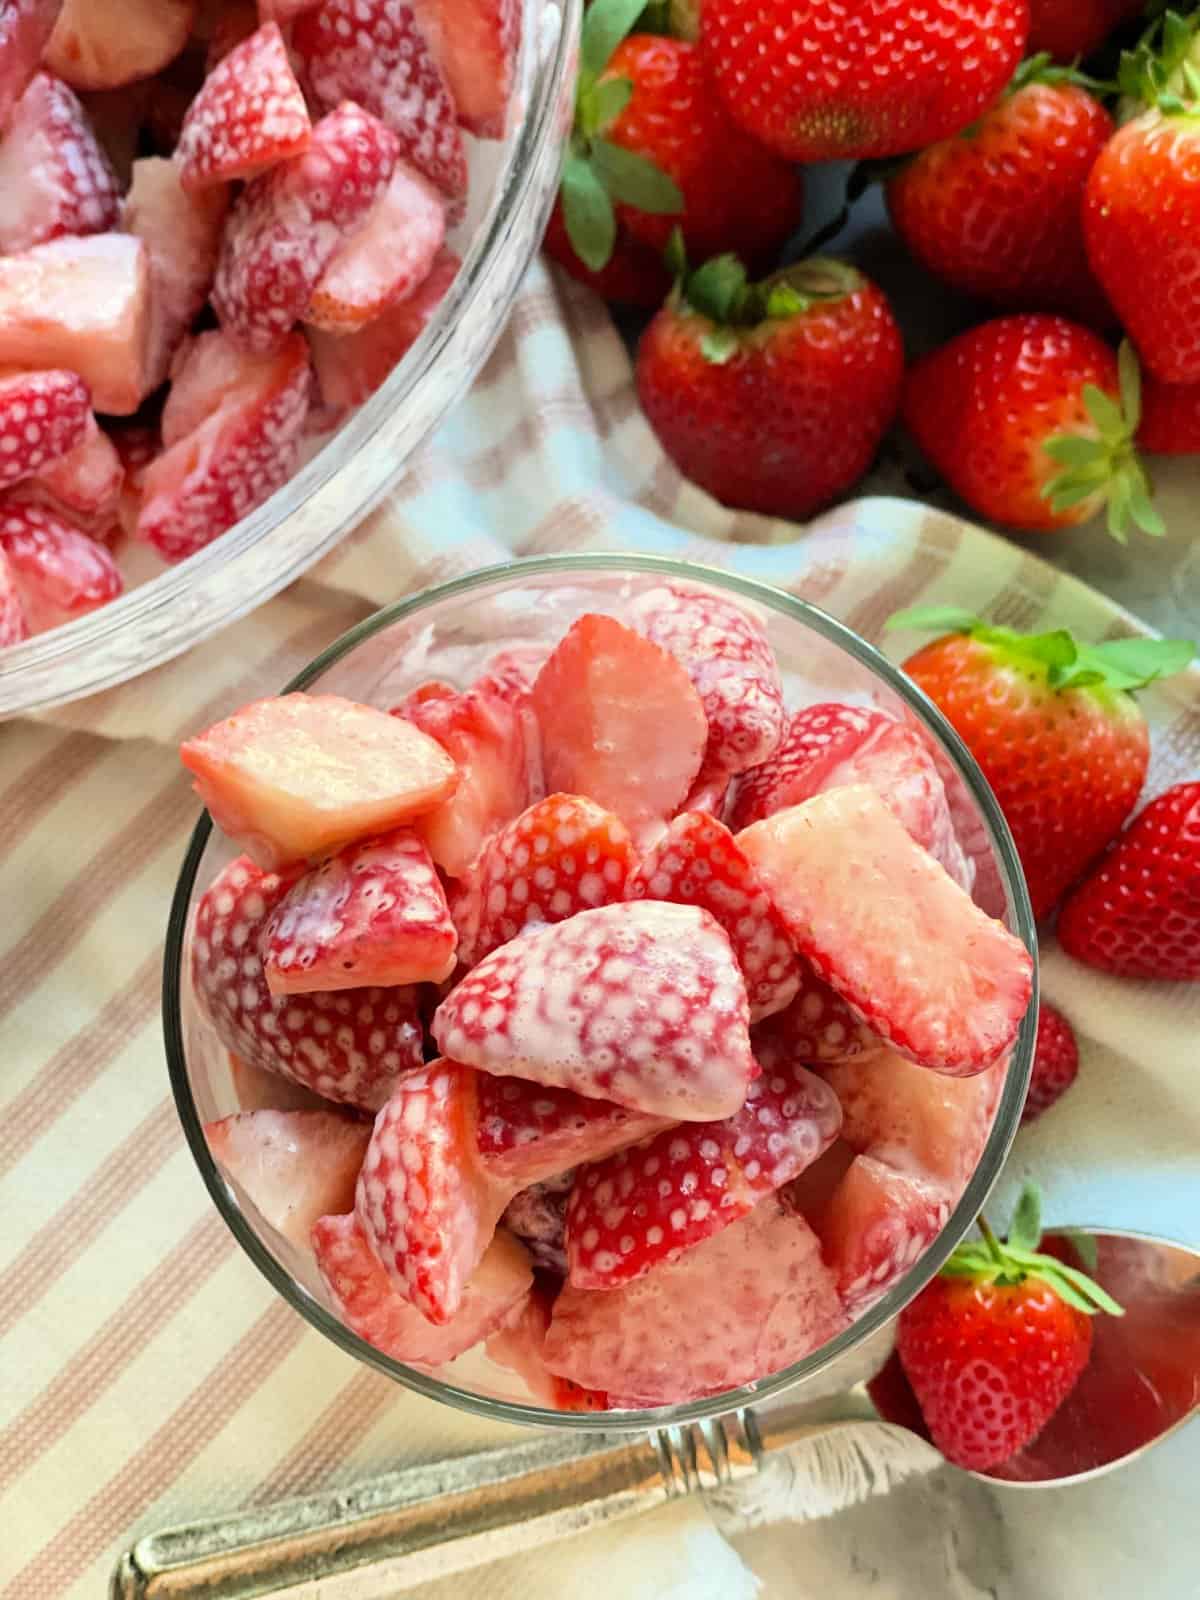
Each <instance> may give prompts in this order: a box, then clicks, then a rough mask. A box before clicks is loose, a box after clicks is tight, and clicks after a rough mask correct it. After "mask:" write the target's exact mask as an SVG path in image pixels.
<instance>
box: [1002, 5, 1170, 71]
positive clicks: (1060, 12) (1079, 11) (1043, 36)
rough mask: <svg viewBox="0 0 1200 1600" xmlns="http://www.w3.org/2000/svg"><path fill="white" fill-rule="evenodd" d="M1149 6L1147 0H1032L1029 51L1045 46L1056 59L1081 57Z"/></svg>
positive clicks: (1064, 59) (1065, 59)
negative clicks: (1146, 3)
mask: <svg viewBox="0 0 1200 1600" xmlns="http://www.w3.org/2000/svg"><path fill="white" fill-rule="evenodd" d="M1145 9H1146V6H1145V0H1029V45H1028V50H1029V53H1030V55H1033V54H1034V53H1035V52H1037V51H1039V50H1045V51H1048V52H1049V54H1050V55H1052V56H1053V57H1054V59H1055V60H1056V61H1077V60H1078V59H1079V57H1080V56H1089V55H1091V53H1092V51H1093V50H1095V49H1097V48H1098V47H1099V46H1100V45H1102V44H1103V43H1104V41H1105V40H1106V39H1107V38H1108V36H1109V34H1110V33H1112V32H1113V30H1114V29H1115V28H1117V27H1118V26H1119V25H1120V24H1121V23H1122V22H1124V21H1125V19H1126V18H1127V17H1136V16H1138V15H1140V13H1141V12H1143V11H1144V10H1145Z"/></svg>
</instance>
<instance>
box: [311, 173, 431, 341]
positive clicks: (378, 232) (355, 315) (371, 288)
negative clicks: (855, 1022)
mask: <svg viewBox="0 0 1200 1600" xmlns="http://www.w3.org/2000/svg"><path fill="white" fill-rule="evenodd" d="M445 236H446V208H445V206H444V205H443V203H442V200H441V197H440V196H439V194H438V192H437V190H436V189H435V188H434V187H433V185H432V184H431V183H429V181H428V180H427V179H425V178H423V177H422V176H421V174H420V173H419V172H417V171H416V170H415V169H414V168H412V167H410V166H408V165H407V164H406V163H405V162H403V161H401V162H397V164H396V170H395V171H394V172H393V173H392V178H391V182H390V183H389V184H388V186H387V188H386V189H385V190H384V191H383V193H382V194H381V195H380V197H379V199H378V200H377V201H376V202H375V207H374V210H372V211H371V212H370V214H369V215H368V217H367V219H366V221H365V222H364V223H363V225H362V226H361V227H360V228H358V229H357V230H356V231H355V232H353V233H351V234H350V235H349V237H348V238H347V239H346V240H345V242H344V243H343V244H342V245H341V246H340V247H339V249H338V251H337V254H336V255H335V256H334V257H333V259H332V261H330V263H329V265H328V266H327V267H326V268H325V271H324V272H323V273H322V274H321V279H320V282H319V283H318V284H317V286H316V288H315V289H314V290H313V292H312V299H311V300H310V301H309V302H308V308H307V309H306V311H305V313H304V320H305V322H307V323H311V324H312V325H313V326H314V327H317V328H324V329H325V331H326V332H329V333H354V332H355V331H356V330H357V329H359V328H362V327H365V326H366V324H367V323H369V322H374V320H375V319H376V317H378V316H381V315H382V313H383V312H385V311H386V310H387V309H388V307H389V306H391V305H394V304H395V303H396V301H398V300H405V299H407V297H408V296H409V295H410V294H412V292H413V290H414V289H416V288H417V286H418V285H419V284H420V283H422V282H424V280H425V278H426V277H427V275H428V273H429V270H430V268H431V267H432V266H433V263H434V260H435V258H436V256H437V253H438V251H439V250H440V249H441V248H442V241H443V239H444V238H445Z"/></svg>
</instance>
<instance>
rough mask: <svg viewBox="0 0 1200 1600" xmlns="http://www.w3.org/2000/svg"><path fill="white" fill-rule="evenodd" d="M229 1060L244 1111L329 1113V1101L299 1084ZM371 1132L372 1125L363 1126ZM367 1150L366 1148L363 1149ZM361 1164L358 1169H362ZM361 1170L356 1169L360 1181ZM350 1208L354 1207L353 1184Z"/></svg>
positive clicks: (231, 1055) (236, 1095)
mask: <svg viewBox="0 0 1200 1600" xmlns="http://www.w3.org/2000/svg"><path fill="white" fill-rule="evenodd" d="M226 1054H227V1055H228V1057H229V1082H230V1084H231V1086H232V1088H233V1097H234V1099H235V1101H236V1102H237V1105H238V1108H239V1110H241V1111H328V1110H329V1101H328V1100H324V1099H322V1098H321V1096H320V1095H319V1094H316V1093H315V1092H314V1091H313V1090H312V1089H306V1088H305V1087H304V1085H303V1084H302V1083H296V1082H295V1081H294V1079H292V1078H281V1077H280V1076H279V1074H278V1073H277V1072H264V1071H263V1069H262V1068H261V1067H255V1066H252V1065H251V1064H250V1062H248V1061H243V1060H242V1058H241V1056H237V1055H234V1053H233V1051H232V1050H229V1051H226ZM361 1126H362V1127H364V1128H366V1130H367V1132H368V1133H369V1132H370V1128H371V1125H370V1123H369V1122H364V1123H362V1124H361ZM364 1148H365V1145H364ZM361 1164H362V1163H361V1162H360V1163H359V1165H360V1166H361ZM357 1175H358V1168H357V1167H356V1168H355V1177H356V1178H357ZM347 1204H348V1205H353V1204H354V1195H353V1183H352V1184H351V1196H350V1199H349V1201H348V1202H347Z"/></svg>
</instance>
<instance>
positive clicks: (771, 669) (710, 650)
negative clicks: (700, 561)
mask: <svg viewBox="0 0 1200 1600" xmlns="http://www.w3.org/2000/svg"><path fill="white" fill-rule="evenodd" d="M632 620H633V625H634V627H636V628H637V629H638V631H639V632H640V633H644V634H645V636H646V638H647V639H651V640H653V642H654V643H655V644H657V645H660V646H661V647H662V649H664V650H669V651H670V653H671V654H672V655H673V656H674V657H675V659H676V660H677V661H678V662H679V663H680V664H681V665H682V666H683V667H684V668H685V669H686V671H687V673H688V675H689V677H690V678H691V680H692V682H693V684H695V686H696V692H697V693H698V694H699V696H700V702H701V704H702V705H703V707H704V714H705V716H706V717H707V718H708V749H707V751H706V752H705V757H704V769H705V771H706V773H707V774H708V775H709V776H710V777H712V776H713V775H715V774H718V773H722V774H725V775H726V776H729V775H731V774H733V773H737V772H744V771H745V769H746V768H747V767H753V766H757V765H758V763H759V762H762V761H765V760H766V759H767V757H768V756H769V755H770V754H771V752H772V751H773V750H774V749H775V747H776V745H778V743H779V740H780V738H781V736H782V734H783V724H784V706H783V686H782V684H781V683H780V679H779V666H778V663H777V662H776V660H775V652H774V650H773V649H772V648H771V641H770V640H769V639H768V638H767V633H766V629H765V628H764V627H763V625H762V623H761V622H760V621H759V620H758V618H757V617H754V616H751V614H750V613H749V612H748V611H746V610H744V609H743V608H742V607H741V606H740V605H738V604H737V603H736V601H734V600H731V599H729V598H728V597H727V596H726V595H720V594H716V593H714V592H713V591H712V590H711V589H701V588H700V587H698V586H697V587H692V586H691V585H684V584H664V585H663V586H662V587H661V588H658V589H650V590H648V591H647V592H646V593H645V594H642V595H639V596H638V598H637V599H636V600H635V601H634V603H633V610H632Z"/></svg>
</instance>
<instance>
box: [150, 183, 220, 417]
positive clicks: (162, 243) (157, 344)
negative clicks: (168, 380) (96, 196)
mask: <svg viewBox="0 0 1200 1600" xmlns="http://www.w3.org/2000/svg"><path fill="white" fill-rule="evenodd" d="M228 208H229V195H228V191H227V190H225V189H220V188H216V189H209V190H206V191H205V192H204V193H203V194H187V193H186V192H185V191H184V189H183V187H182V185H181V183H180V181H179V169H178V167H177V166H176V165H175V163H174V162H173V161H166V160H164V159H163V158H162V157H161V156H149V157H147V158H146V159H145V160H143V161H135V162H134V164H133V176H132V181H131V184H130V189H129V193H128V195H126V197H125V207H124V218H125V226H126V228H127V229H128V230H129V232H130V233H132V234H136V236H137V237H138V238H139V239H141V240H143V241H144V243H145V245H146V252H147V254H148V256H149V259H150V294H151V302H152V307H151V309H152V316H151V332H150V352H149V362H148V371H147V375H146V387H147V388H148V389H156V388H157V387H158V385H159V384H160V383H162V381H163V380H164V378H165V377H166V376H167V372H168V370H169V368H170V364H171V358H172V356H173V355H174V354H175V351H176V350H177V349H178V347H179V345H180V343H181V341H182V339H183V336H184V335H185V334H186V333H187V332H188V330H189V329H190V327H191V325H192V323H193V322H194V321H195V319H196V316H197V314H198V313H199V311H200V310H201V308H202V307H203V305H204V302H205V301H206V300H207V299H208V292H209V290H210V289H211V288H212V283H213V276H214V274H215V272H216V270H217V253H218V251H219V250H220V247H221V229H222V227H223V226H224V222H225V213H226V211H227V210H228Z"/></svg>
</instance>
